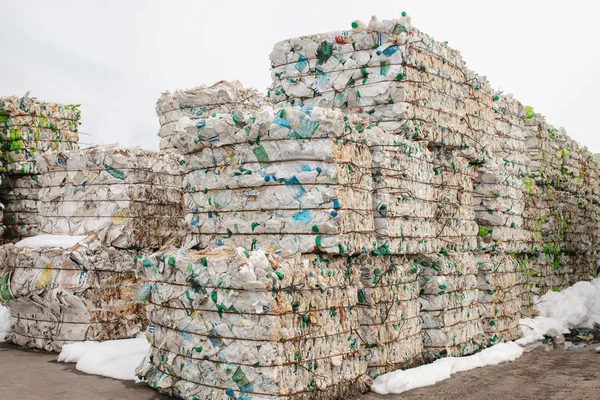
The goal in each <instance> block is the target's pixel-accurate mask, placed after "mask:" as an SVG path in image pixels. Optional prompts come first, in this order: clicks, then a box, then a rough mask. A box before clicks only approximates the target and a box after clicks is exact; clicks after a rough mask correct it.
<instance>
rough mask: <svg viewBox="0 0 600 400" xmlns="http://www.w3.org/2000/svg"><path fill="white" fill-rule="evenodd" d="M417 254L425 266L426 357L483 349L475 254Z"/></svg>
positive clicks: (422, 280)
mask: <svg viewBox="0 0 600 400" xmlns="http://www.w3.org/2000/svg"><path fill="white" fill-rule="evenodd" d="M413 257H414V258H415V261H416V262H418V263H419V264H420V267H421V274H420V275H419V288H420V297H419V301H420V303H421V317H422V320H423V350H424V353H423V355H424V358H425V359H426V360H432V359H436V358H439V357H443V356H451V357H458V356H463V355H467V354H471V353H474V352H476V351H478V350H479V349H481V347H482V346H483V345H484V343H485V338H484V332H483V326H482V322H481V319H480V315H479V306H478V304H477V298H478V290H477V277H476V273H477V265H476V263H475V258H474V256H473V254H472V253H454V252H445V253H438V254H428V255H415V256H413Z"/></svg>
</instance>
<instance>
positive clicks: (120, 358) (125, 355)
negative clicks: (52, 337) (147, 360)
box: [58, 337, 150, 381]
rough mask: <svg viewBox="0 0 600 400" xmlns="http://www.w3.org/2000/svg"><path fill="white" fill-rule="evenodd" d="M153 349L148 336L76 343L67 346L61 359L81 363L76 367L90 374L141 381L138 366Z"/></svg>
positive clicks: (60, 360) (62, 352)
mask: <svg viewBox="0 0 600 400" xmlns="http://www.w3.org/2000/svg"><path fill="white" fill-rule="evenodd" d="M149 348H150V344H149V343H148V340H147V339H146V338H145V337H138V338H135V339H123V340H108V341H106V342H83V343H73V344H67V345H64V346H63V349H62V351H61V353H60V354H59V356H58V361H59V362H77V364H76V365H75V368H76V369H77V370H79V371H81V372H85V373H86V374H92V375H102V376H107V377H109V378H114V379H121V380H132V381H137V380H138V379H137V377H136V376H135V369H136V368H137V367H138V365H139V364H140V363H141V362H142V360H143V359H144V356H145V355H146V353H147V352H148V350H149Z"/></svg>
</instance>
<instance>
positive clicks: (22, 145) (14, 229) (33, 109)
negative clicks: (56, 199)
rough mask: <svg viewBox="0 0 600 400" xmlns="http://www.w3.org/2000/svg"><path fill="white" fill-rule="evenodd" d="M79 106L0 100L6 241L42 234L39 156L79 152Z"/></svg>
mask: <svg viewBox="0 0 600 400" xmlns="http://www.w3.org/2000/svg"><path fill="white" fill-rule="evenodd" d="M78 107H79V106H78V105H63V104H58V103H51V102H42V101H39V100H37V99H36V98H35V97H29V95H28V94H26V95H25V96H23V97H17V96H6V97H1V98H0V140H1V142H2V144H1V149H2V151H1V153H2V162H3V164H4V170H5V178H4V180H5V182H4V183H3V184H2V187H0V199H1V200H2V202H3V203H4V204H5V205H7V211H6V213H5V214H4V225H6V232H5V234H4V240H5V241H18V240H19V239H20V238H23V237H29V236H34V235H36V234H37V233H38V221H37V216H36V215H37V211H36V210H37V205H36V203H37V196H38V195H37V191H38V190H39V185H38V183H37V180H36V175H37V174H38V173H39V169H38V167H37V164H36V161H35V156H36V155H37V154H40V153H43V152H44V151H47V150H68V149H77V148H78V144H77V143H78V141H79V134H78V129H79V119H80V117H81V112H80V110H79V108H78Z"/></svg>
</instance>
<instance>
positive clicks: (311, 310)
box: [136, 247, 368, 399]
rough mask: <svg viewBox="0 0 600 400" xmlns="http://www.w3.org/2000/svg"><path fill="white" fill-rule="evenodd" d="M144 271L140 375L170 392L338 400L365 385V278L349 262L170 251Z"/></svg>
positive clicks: (141, 263) (146, 262) (143, 263)
mask: <svg viewBox="0 0 600 400" xmlns="http://www.w3.org/2000/svg"><path fill="white" fill-rule="evenodd" d="M138 268H139V270H140V274H142V276H144V277H145V279H146V287H147V290H146V293H147V295H148V301H149V304H148V317H149V319H150V323H151V327H152V329H151V330H152V333H151V335H149V336H150V342H151V350H150V353H149V354H148V356H147V357H146V359H145V360H144V361H143V362H142V363H141V364H140V366H139V367H138V369H137V371H136V373H137V374H138V375H139V376H140V377H143V378H145V379H146V380H147V381H148V383H149V384H150V385H151V386H152V387H154V388H157V389H158V390H160V391H162V392H164V393H167V394H170V395H172V396H177V397H180V398H185V399H192V398H203V399H221V398H229V397H236V398H237V397H238V396H239V397H242V398H248V399H266V398H274V397H275V398H277V397H285V398H306V399H309V398H310V399H313V398H337V397H340V396H347V395H349V394H351V393H353V392H354V393H358V392H359V391H360V389H361V386H362V385H363V384H364V383H365V382H367V381H368V378H367V377H366V375H365V373H366V366H367V364H366V362H365V361H364V360H363V359H362V358H361V357H360V346H361V342H360V339H359V337H358V335H357V334H356V330H357V329H358V327H359V309H358V308H357V307H356V305H357V302H358V298H357V290H356V287H357V286H356V285H357V283H358V280H359V275H358V271H359V270H358V268H350V265H349V264H348V261H347V258H346V257H343V256H332V255H319V254H308V255H296V256H295V257H291V258H280V257H279V256H277V255H275V254H270V253H264V252H263V251H262V250H257V251H252V252H248V251H247V250H245V249H243V248H237V249H235V248H231V247H220V248H217V249H214V250H211V251H187V250H183V249H168V250H164V251H161V252H158V253H155V254H153V255H151V256H149V257H146V258H143V259H140V260H138ZM223 363H226V365H227V368H223V367H222V365H223Z"/></svg>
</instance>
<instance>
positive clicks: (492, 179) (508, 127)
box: [473, 77, 537, 345]
mask: <svg viewBox="0 0 600 400" xmlns="http://www.w3.org/2000/svg"><path fill="white" fill-rule="evenodd" d="M477 82H478V84H479V85H481V86H482V87H486V90H485V91H484V92H485V93H486V96H487V98H486V105H488V106H487V107H485V108H484V110H485V118H484V119H485V122H486V123H491V124H492V128H491V129H488V130H487V132H486V135H484V136H483V138H482V141H483V142H484V144H485V146H484V147H485V153H486V154H485V156H484V157H480V161H481V162H480V163H478V164H476V165H475V166H474V170H475V173H474V174H473V187H474V195H473V206H474V213H475V216H476V221H477V225H478V227H479V231H478V238H477V240H478V248H479V250H480V252H479V253H478V254H477V255H476V264H477V281H478V284H477V287H478V290H479V296H478V303H479V312H480V315H481V320H482V325H483V330H484V332H485V335H484V336H485V340H486V343H485V344H486V345H488V344H495V343H498V342H500V341H508V340H513V339H517V338H518V337H519V336H520V328H519V319H520V318H521V316H522V300H523V298H524V293H525V292H526V290H527V285H526V283H527V275H526V273H525V272H524V271H523V268H522V267H521V263H520V262H519V258H518V257H517V256H516V255H515V253H527V252H529V251H532V249H533V248H537V244H536V241H535V240H536V234H535V218H531V217H530V216H529V215H528V214H527V212H526V204H527V194H526V190H527V185H526V184H525V182H524V181H523V178H522V177H523V176H524V175H526V174H527V162H526V159H527V154H526V148H525V137H526V135H525V132H524V129H523V128H524V124H525V123H524V118H523V117H522V110H523V108H522V106H521V105H520V103H518V102H516V101H514V100H513V99H512V97H511V96H510V95H509V96H505V95H503V94H502V93H496V94H491V93H492V92H491V91H490V89H489V84H488V83H487V81H486V80H485V78H483V77H478V78H477Z"/></svg>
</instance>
